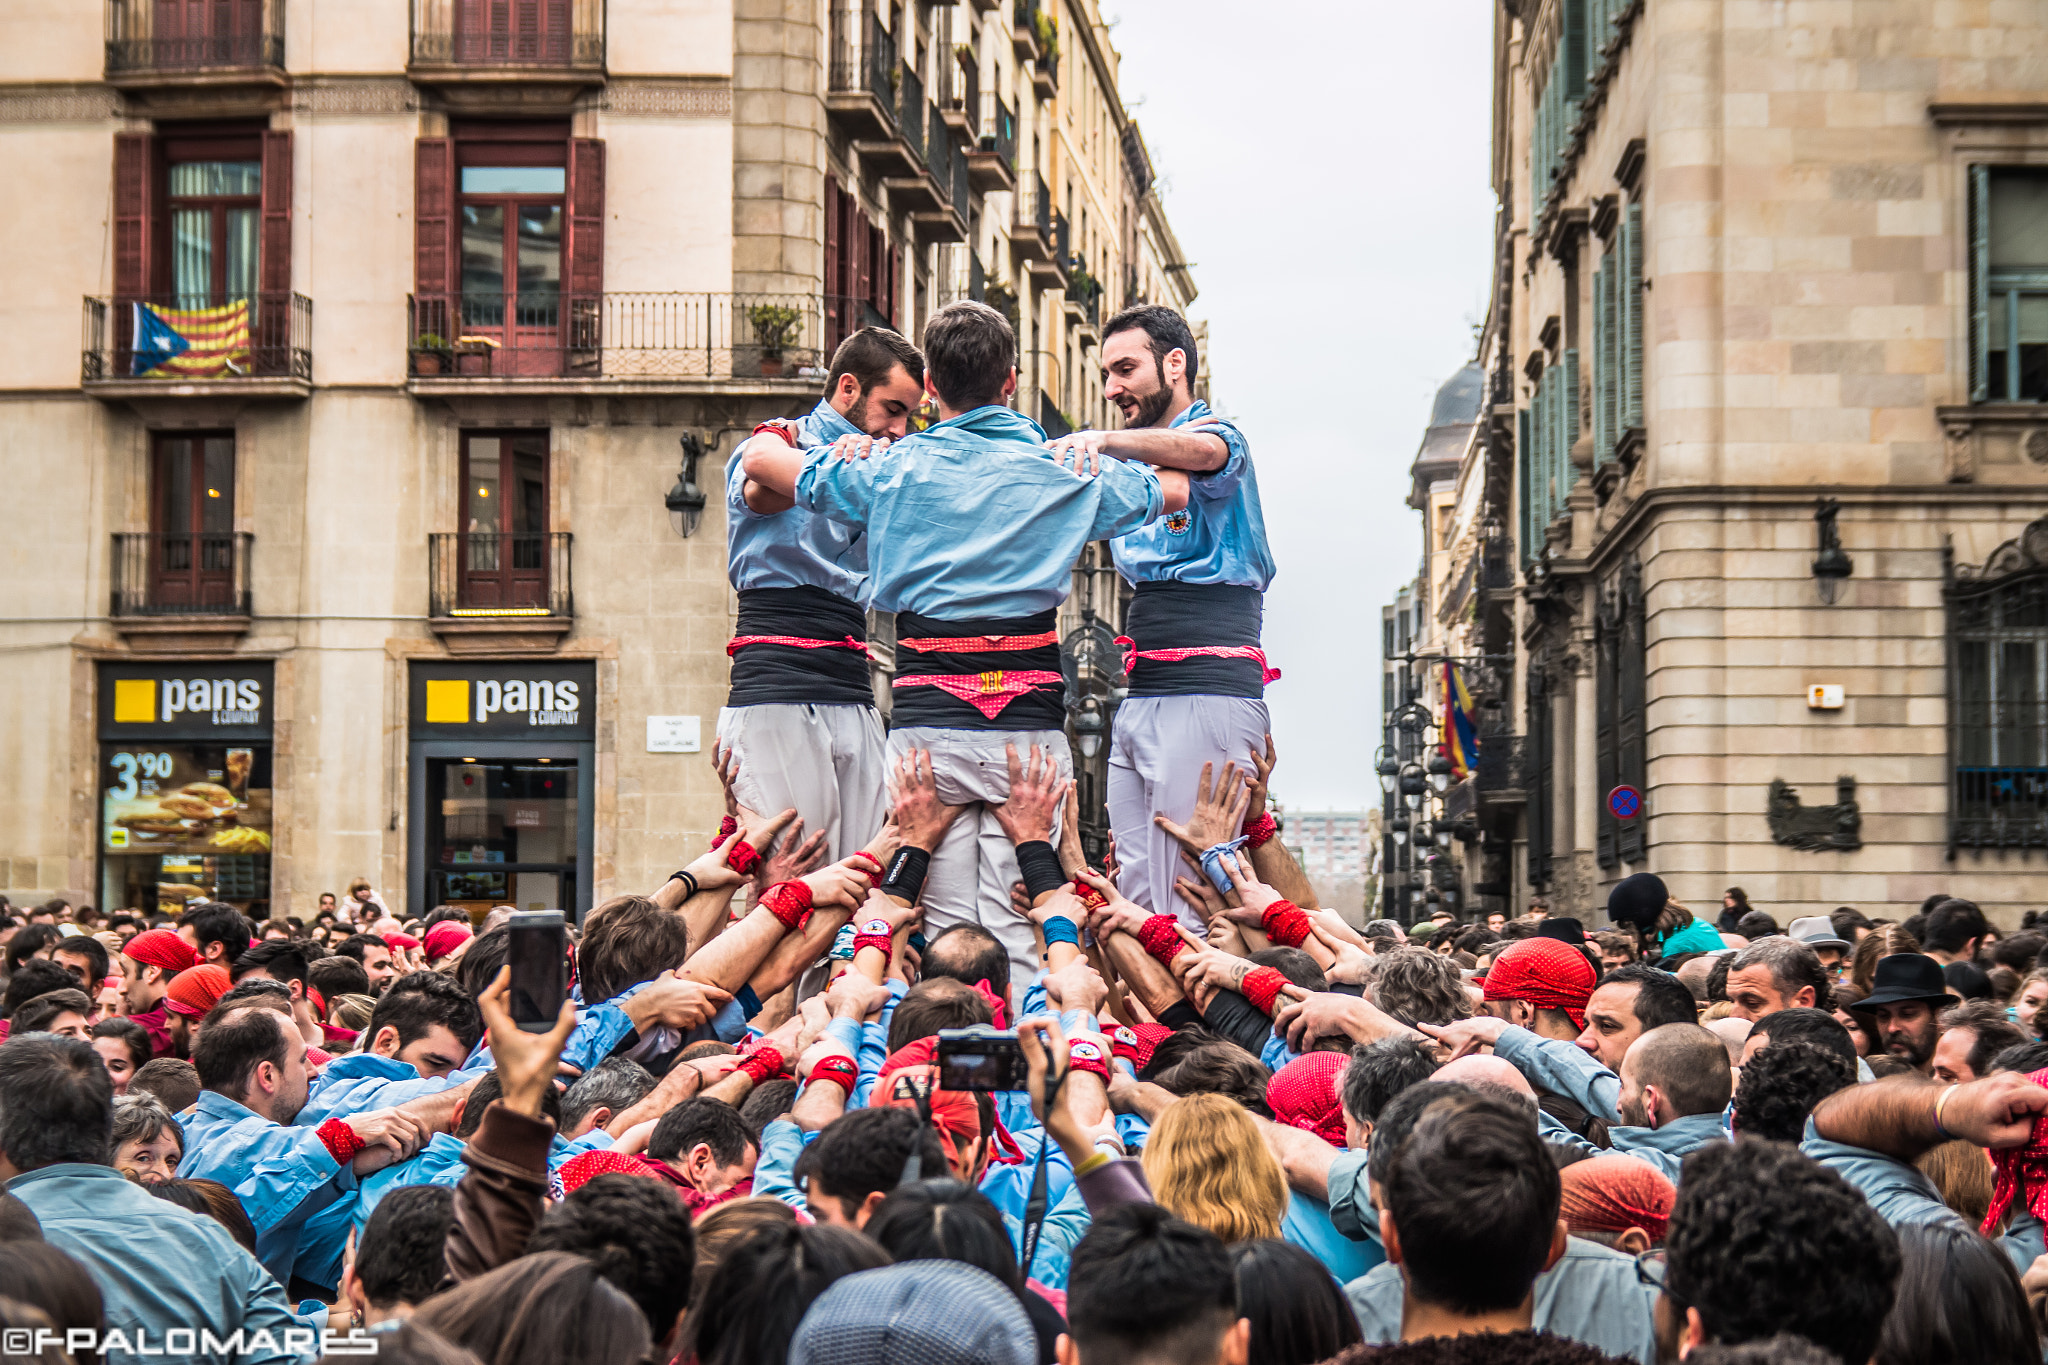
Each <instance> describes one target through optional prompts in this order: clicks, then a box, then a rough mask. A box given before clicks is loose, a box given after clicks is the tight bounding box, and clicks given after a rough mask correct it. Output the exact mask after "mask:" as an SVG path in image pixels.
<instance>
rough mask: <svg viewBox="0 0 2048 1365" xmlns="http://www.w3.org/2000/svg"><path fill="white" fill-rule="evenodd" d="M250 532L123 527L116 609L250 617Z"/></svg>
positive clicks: (114, 573) (115, 571)
mask: <svg viewBox="0 0 2048 1365" xmlns="http://www.w3.org/2000/svg"><path fill="white" fill-rule="evenodd" d="M254 541H255V537H253V536H251V535H250V534H249V533H248V532H247V531H218V532H215V531H188V532H171V533H159V532H136V531H123V532H117V533H115V536H114V555H113V561H112V564H111V572H110V577H111V578H112V581H113V602H112V614H113V615H114V616H116V617H134V616H247V615H248V614H249V550H250V547H251V545H252V544H253V543H254Z"/></svg>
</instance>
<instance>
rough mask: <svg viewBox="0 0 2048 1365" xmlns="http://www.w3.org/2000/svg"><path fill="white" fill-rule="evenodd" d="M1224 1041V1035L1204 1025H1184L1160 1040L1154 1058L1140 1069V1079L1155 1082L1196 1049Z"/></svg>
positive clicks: (1154, 1049) (1154, 1050) (1153, 1051)
mask: <svg viewBox="0 0 2048 1365" xmlns="http://www.w3.org/2000/svg"><path fill="white" fill-rule="evenodd" d="M1223 1041H1225V1039H1224V1037H1223V1035H1222V1034H1220V1033H1217V1032H1216V1031H1214V1030H1213V1029H1210V1028H1207V1027H1205V1026H1204V1025H1201V1024H1186V1025H1183V1026H1182V1027H1180V1028H1177V1029H1175V1030H1174V1031H1173V1032H1171V1033H1169V1034H1167V1035H1166V1036H1165V1037H1164V1038H1161V1039H1160V1040H1159V1045H1158V1046H1157V1047H1154V1048H1153V1049H1152V1056H1151V1057H1150V1058H1149V1059H1148V1060H1147V1061H1146V1063H1145V1065H1143V1066H1141V1067H1139V1068H1138V1079H1139V1080H1141V1081H1149V1080H1154V1079H1156V1078H1157V1077H1158V1075H1159V1073H1160V1072H1162V1071H1165V1070H1168V1069H1169V1068H1171V1067H1173V1066H1175V1065H1176V1064H1178V1063H1179V1061H1180V1059H1181V1058H1183V1057H1186V1056H1188V1055H1189V1054H1191V1053H1193V1052H1194V1051H1195V1049H1197V1048H1199V1047H1203V1046H1205V1045H1207V1044H1209V1043H1220V1042H1223Z"/></svg>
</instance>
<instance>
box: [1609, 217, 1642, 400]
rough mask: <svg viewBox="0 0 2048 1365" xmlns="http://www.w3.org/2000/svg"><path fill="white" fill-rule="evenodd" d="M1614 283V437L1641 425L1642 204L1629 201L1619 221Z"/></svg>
mask: <svg viewBox="0 0 2048 1365" xmlns="http://www.w3.org/2000/svg"><path fill="white" fill-rule="evenodd" d="M1618 273H1619V275H1620V278H1619V279H1617V280H1616V281H1615V287H1616V289H1617V290H1618V291H1619V292H1620V294H1621V300H1620V307H1619V308H1617V309H1616V312H1617V313H1618V314H1619V318H1618V322H1619V326H1618V328H1617V330H1618V331H1619V332H1620V334H1621V335H1620V342H1621V346H1620V349H1621V383H1620V394H1619V396H1618V402H1617V407H1618V408H1619V416H1618V418H1617V420H1616V422H1615V426H1616V428H1617V430H1616V432H1615V437H1616V438H1617V439H1619V438H1620V436H1621V433H1622V432H1624V431H1632V430H1635V429H1637V428H1639V427H1641V426H1642V425H1643V206H1642V205H1641V204H1640V203H1631V204H1630V205H1629V206H1628V213H1627V215H1626V216H1625V217H1624V218H1623V219H1622V223H1621V270H1620V271H1619V272H1618Z"/></svg>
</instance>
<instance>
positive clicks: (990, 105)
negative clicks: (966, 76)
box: [980, 90, 1017, 171]
mask: <svg viewBox="0 0 2048 1365" xmlns="http://www.w3.org/2000/svg"><path fill="white" fill-rule="evenodd" d="M980 150H982V151H984V152H994V153H995V154H996V155H997V156H999V157H1001V158H1002V159H1003V164H1004V165H1006V166H1008V167H1009V168H1010V169H1011V170H1013V171H1014V170H1016V169H1017V114H1016V111H1015V110H1013V109H1011V108H1010V106H1009V105H1007V104H1005V103H1003V97H1002V96H1001V95H998V94H997V93H996V92H995V91H993V90H988V91H984V92H983V93H982V96H981V146H980Z"/></svg>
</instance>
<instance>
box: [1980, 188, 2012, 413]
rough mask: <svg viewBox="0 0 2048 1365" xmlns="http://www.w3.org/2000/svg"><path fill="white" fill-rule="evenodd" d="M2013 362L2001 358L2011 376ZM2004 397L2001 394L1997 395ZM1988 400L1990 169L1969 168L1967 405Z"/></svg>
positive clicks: (1989, 349) (1989, 369)
mask: <svg viewBox="0 0 2048 1365" xmlns="http://www.w3.org/2000/svg"><path fill="white" fill-rule="evenodd" d="M2013 360H2014V358H2013V357H2012V356H2011V355H2010V354H2008V355H2007V356H2006V358H2005V365H2006V372H2007V374H2008V376H2009V375H2011V374H2012V373H2013V372H2014V363H2013ZM1999 397H2000V398H2003V397H2005V395H2004V394H2000V395H1999ZM1990 398H1991V168H1990V167H1989V166H1972V167H1970V401H1971V402H1972V403H1983V402H1988V401H1989V400H1990Z"/></svg>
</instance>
